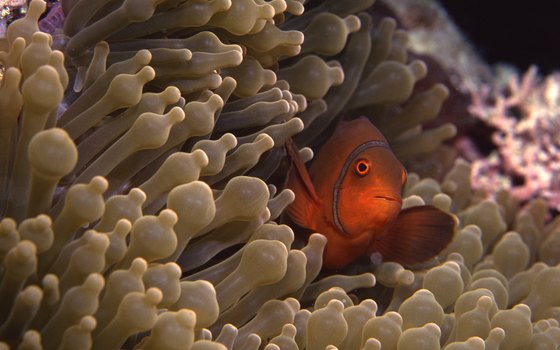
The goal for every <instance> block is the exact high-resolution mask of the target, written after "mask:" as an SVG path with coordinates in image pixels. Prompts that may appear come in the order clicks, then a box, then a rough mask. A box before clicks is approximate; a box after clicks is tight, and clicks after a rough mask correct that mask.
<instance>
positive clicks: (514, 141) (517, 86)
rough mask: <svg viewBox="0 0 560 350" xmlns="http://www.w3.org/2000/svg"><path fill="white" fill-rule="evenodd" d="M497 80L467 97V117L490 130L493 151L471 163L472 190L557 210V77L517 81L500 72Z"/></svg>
mask: <svg viewBox="0 0 560 350" xmlns="http://www.w3.org/2000/svg"><path fill="white" fill-rule="evenodd" d="M501 75H502V76H501V77H500V78H499V79H497V82H496V83H495V85H493V86H492V85H490V84H485V85H482V86H480V87H478V88H477V89H476V90H474V89H473V91H472V94H473V104H472V106H471V109H470V111H471V113H472V114H473V115H474V116H476V117H477V118H479V119H480V120H482V121H483V122H484V123H485V124H486V125H487V126H488V127H490V128H492V130H493V133H492V135H491V141H492V143H493V146H494V148H495V150H493V151H492V153H491V154H490V156H489V157H487V158H486V159H484V158H482V157H474V158H473V159H472V161H473V167H474V172H473V179H476V181H474V186H475V188H477V189H480V190H482V191H485V192H488V191H489V190H490V189H493V190H495V189H496V188H511V191H512V194H513V195H514V197H515V198H516V199H518V200H519V201H520V202H527V201H528V200H530V199H533V198H542V199H543V200H544V201H546V203H547V205H548V206H549V207H550V208H551V209H554V210H559V208H560V196H559V193H560V192H559V191H560V186H559V184H558V181H557V176H556V174H557V173H558V169H559V162H558V156H557V153H558V152H557V150H558V147H559V145H558V142H557V141H556V135H555V133H556V130H557V128H558V125H559V122H558V121H559V117H558V89H559V77H558V74H551V75H549V76H547V77H546V78H545V79H544V80H543V79H542V78H540V77H539V75H538V73H537V68H536V67H532V68H530V69H529V70H528V71H527V72H526V73H525V74H524V75H522V76H520V75H519V74H517V73H516V72H513V71H510V70H506V69H504V70H502V71H501Z"/></svg>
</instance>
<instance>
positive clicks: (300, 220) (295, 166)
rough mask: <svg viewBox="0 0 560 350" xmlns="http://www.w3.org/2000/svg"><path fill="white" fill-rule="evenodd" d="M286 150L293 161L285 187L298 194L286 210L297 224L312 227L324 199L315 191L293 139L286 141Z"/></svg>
mask: <svg viewBox="0 0 560 350" xmlns="http://www.w3.org/2000/svg"><path fill="white" fill-rule="evenodd" d="M286 151H287V153H288V157H289V158H290V161H291V168H290V171H289V173H288V179H287V181H286V186H285V187H286V188H289V189H291V190H292V191H294V194H295V195H296V197H295V200H294V202H293V203H292V204H290V205H289V206H288V208H287V209H286V211H287V213H288V215H289V216H290V217H291V218H292V220H294V222H295V223H296V224H298V225H300V226H303V227H307V228H312V227H311V226H310V225H311V224H312V221H313V220H312V219H313V217H314V216H315V215H316V214H317V212H318V210H319V209H320V207H321V205H322V201H321V200H320V199H319V196H318V195H317V193H316V192H315V187H314V186H313V183H312V182H311V178H310V177H309V173H308V172H307V169H306V168H305V164H303V160H302V159H301V157H300V156H299V153H298V150H297V147H296V145H295V144H294V142H293V141H292V140H291V139H288V141H286Z"/></svg>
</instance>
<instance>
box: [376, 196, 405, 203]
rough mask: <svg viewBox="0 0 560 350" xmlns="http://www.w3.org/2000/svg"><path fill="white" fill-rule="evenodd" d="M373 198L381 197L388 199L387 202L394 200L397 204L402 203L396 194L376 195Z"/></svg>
mask: <svg viewBox="0 0 560 350" xmlns="http://www.w3.org/2000/svg"><path fill="white" fill-rule="evenodd" d="M373 198H375V199H381V200H384V201H389V202H396V203H398V204H399V205H402V199H401V198H399V197H397V196H387V195H376V196H374V197H373Z"/></svg>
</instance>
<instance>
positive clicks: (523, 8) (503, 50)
mask: <svg viewBox="0 0 560 350" xmlns="http://www.w3.org/2000/svg"><path fill="white" fill-rule="evenodd" d="M440 2H441V3H442V4H443V6H444V7H445V8H446V9H447V11H448V13H449V14H450V16H451V17H452V18H453V20H454V21H455V22H456V23H457V25H458V26H459V27H460V28H461V29H462V30H463V32H464V33H465V34H466V35H467V37H468V38H469V39H470V40H471V41H472V42H473V43H474V45H475V46H476V47H477V48H478V49H479V52H480V54H481V55H482V56H483V57H484V58H485V59H486V60H487V61H488V62H490V63H497V62H508V63H512V64H514V65H515V66H517V67H518V68H519V69H521V70H526V69H527V68H528V67H529V65H531V64H536V65H537V66H538V67H539V71H540V72H541V73H545V74H547V73H550V72H551V71H553V70H559V69H560V1H558V0H533V1H530V2H529V1H515V0H510V1H503V0H440Z"/></svg>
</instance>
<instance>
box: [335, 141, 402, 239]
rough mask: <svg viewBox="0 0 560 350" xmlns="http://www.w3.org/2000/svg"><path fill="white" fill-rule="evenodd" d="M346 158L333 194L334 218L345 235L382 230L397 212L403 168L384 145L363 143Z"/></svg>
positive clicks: (399, 204) (399, 205) (399, 206)
mask: <svg viewBox="0 0 560 350" xmlns="http://www.w3.org/2000/svg"><path fill="white" fill-rule="evenodd" d="M362 148H363V149H360V148H358V149H357V150H360V151H359V152H355V154H353V156H352V157H350V158H348V160H347V162H346V163H345V166H344V167H343V168H342V170H343V172H341V173H340V180H339V181H337V183H336V185H335V188H334V191H335V193H334V195H333V208H332V209H333V216H334V222H335V224H336V225H337V226H339V229H340V230H341V231H342V232H343V233H344V234H347V235H349V236H355V235H359V234H363V233H364V232H369V233H370V235H372V236H373V235H380V234H382V233H383V232H384V231H385V230H386V228H387V227H388V225H389V224H390V223H391V222H393V221H394V220H395V219H396V217H397V216H398V214H399V212H400V210H401V206H402V197H401V192H402V188H403V185H404V183H405V181H406V171H405V170H404V168H403V166H402V164H401V163H400V162H399V161H398V159H397V158H396V157H395V155H394V154H393V152H391V150H390V149H389V148H388V146H387V145H386V144H384V143H381V142H377V143H376V142H369V143H364V144H363V146H362Z"/></svg>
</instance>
